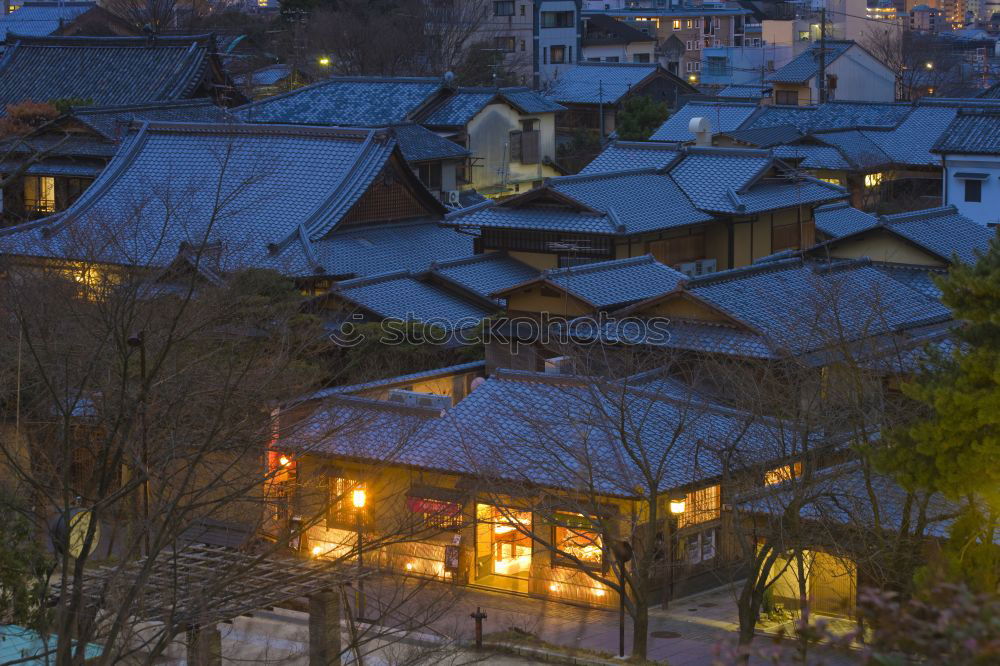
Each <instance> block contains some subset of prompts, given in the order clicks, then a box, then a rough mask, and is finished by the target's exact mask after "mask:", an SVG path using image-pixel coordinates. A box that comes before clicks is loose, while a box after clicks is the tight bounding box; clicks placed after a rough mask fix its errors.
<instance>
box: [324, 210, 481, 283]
mask: <svg viewBox="0 0 1000 666" xmlns="http://www.w3.org/2000/svg"><path fill="white" fill-rule="evenodd" d="M313 247H314V252H315V256H316V261H317V262H318V263H319V264H320V265H321V266H323V267H324V268H326V270H327V272H328V273H330V274H331V275H345V276H357V277H361V276H370V275H376V274H379V273H385V272H388V271H398V270H408V271H414V272H420V271H425V270H428V269H429V268H430V266H431V265H432V264H433V263H434V262H436V261H437V262H445V261H451V260H458V259H463V258H466V257H471V256H472V252H473V247H472V238H471V237H470V236H469V235H468V234H463V233H459V232H458V231H456V230H454V229H451V228H448V227H443V226H441V225H440V224H438V223H437V222H436V221H435V220H417V221H414V222H404V223H400V224H378V225H366V226H363V227H360V228H356V227H345V228H343V229H338V230H335V231H334V232H333V233H331V234H330V235H328V236H326V237H325V238H323V239H320V240H318V241H316V242H315V243H313Z"/></svg>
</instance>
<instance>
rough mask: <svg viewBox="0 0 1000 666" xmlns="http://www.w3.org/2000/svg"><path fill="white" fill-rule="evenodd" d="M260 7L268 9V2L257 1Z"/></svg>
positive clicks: (265, 0) (263, 0)
mask: <svg viewBox="0 0 1000 666" xmlns="http://www.w3.org/2000/svg"><path fill="white" fill-rule="evenodd" d="M257 6H258V7H267V0H257Z"/></svg>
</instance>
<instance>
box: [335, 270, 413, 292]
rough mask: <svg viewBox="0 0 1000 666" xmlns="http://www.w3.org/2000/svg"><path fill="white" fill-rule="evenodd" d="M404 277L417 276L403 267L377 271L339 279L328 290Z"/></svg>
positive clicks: (338, 289)
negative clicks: (382, 271) (381, 271)
mask: <svg viewBox="0 0 1000 666" xmlns="http://www.w3.org/2000/svg"><path fill="white" fill-rule="evenodd" d="M404 277H406V278H413V279H416V278H417V276H416V275H415V274H414V273H413V272H412V271H409V270H407V269H405V268H404V269H402V270H398V271H389V272H387V273H379V274H378V275H366V276H364V277H359V278H352V279H350V280H341V281H339V282H337V283H335V284H334V285H333V286H331V287H330V291H341V290H343V289H351V288H353V287H365V286H368V285H371V284H378V283H380V282H391V281H392V280H398V279H400V278H404Z"/></svg>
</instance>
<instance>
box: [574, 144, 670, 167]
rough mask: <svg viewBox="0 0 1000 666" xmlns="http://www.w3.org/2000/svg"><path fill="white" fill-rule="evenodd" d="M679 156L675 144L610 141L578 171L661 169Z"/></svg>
mask: <svg viewBox="0 0 1000 666" xmlns="http://www.w3.org/2000/svg"><path fill="white" fill-rule="evenodd" d="M678 157H680V152H679V147H678V146H677V145H676V144H666V143H658V142H653V141H612V142H611V143H609V144H608V145H607V146H606V147H605V148H604V150H602V151H601V153H600V154H599V155H598V156H597V157H595V158H594V159H593V161H592V162H590V164H588V165H587V166H585V167H584V168H583V170H582V171H580V173H582V174H594V173H606V172H609V171H626V170H628V169H646V168H653V169H661V168H663V167H665V166H667V165H668V164H670V163H671V162H672V161H674V160H676V159H677V158H678Z"/></svg>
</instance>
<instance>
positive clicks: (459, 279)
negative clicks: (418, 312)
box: [429, 252, 538, 298]
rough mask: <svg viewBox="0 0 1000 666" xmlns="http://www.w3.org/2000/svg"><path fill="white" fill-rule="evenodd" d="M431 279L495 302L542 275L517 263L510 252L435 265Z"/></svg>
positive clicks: (436, 263) (432, 267) (432, 265)
mask: <svg viewBox="0 0 1000 666" xmlns="http://www.w3.org/2000/svg"><path fill="white" fill-rule="evenodd" d="M429 271H430V273H431V275H433V276H435V277H439V278H442V279H444V280H447V281H449V282H451V283H453V284H457V285H461V286H462V287H463V288H465V289H467V290H469V291H471V292H474V293H476V294H479V295H480V296H482V297H483V298H491V297H492V294H494V293H496V292H499V291H503V290H505V289H508V288H510V287H512V286H514V285H516V284H520V283H522V282H525V281H527V280H531V279H532V278H534V277H536V276H537V275H538V270H537V269H535V268H533V267H531V266H529V265H527V264H525V263H523V262H520V261H518V260H517V259H514V258H513V257H511V256H510V255H508V254H507V253H506V252H487V253H485V254H477V255H474V256H471V257H466V258H464V259H452V260H450V261H435V262H433V263H431V265H430V269H429Z"/></svg>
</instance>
